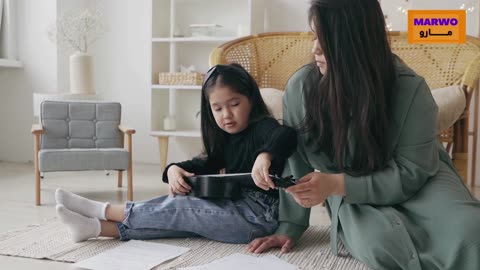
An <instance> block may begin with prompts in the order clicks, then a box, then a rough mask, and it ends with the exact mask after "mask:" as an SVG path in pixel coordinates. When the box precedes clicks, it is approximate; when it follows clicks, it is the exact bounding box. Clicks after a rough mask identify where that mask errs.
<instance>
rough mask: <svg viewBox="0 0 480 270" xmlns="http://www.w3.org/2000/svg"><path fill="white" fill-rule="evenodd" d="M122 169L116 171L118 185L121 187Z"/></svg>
mask: <svg viewBox="0 0 480 270" xmlns="http://www.w3.org/2000/svg"><path fill="white" fill-rule="evenodd" d="M122 178H123V171H118V185H117V186H118V187H122Z"/></svg>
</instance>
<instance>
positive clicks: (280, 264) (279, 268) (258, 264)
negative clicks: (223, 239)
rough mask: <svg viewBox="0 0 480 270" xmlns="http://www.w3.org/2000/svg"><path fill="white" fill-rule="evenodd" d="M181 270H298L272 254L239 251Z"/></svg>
mask: <svg viewBox="0 0 480 270" xmlns="http://www.w3.org/2000/svg"><path fill="white" fill-rule="evenodd" d="M180 269H181V270H224V269H228V270H244V269H248V270H265V269H275V270H298V269H299V268H298V267H297V266H295V265H293V264H289V263H287V262H285V261H283V260H281V259H279V258H278V257H276V256H274V255H268V256H263V257H255V256H250V255H245V254H240V253H235V254H232V255H230V256H227V257H223V258H221V259H218V260H215V261H213V262H211V263H208V264H204V265H199V266H192V267H186V268H180Z"/></svg>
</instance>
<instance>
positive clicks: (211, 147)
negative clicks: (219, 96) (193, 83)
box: [200, 64, 271, 168]
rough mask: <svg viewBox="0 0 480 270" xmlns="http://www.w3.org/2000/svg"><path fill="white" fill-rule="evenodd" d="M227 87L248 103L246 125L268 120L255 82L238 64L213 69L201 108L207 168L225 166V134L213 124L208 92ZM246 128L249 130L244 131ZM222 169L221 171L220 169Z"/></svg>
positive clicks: (266, 109) (203, 88)
mask: <svg viewBox="0 0 480 270" xmlns="http://www.w3.org/2000/svg"><path fill="white" fill-rule="evenodd" d="M217 85H221V86H228V87H230V89H232V90H233V91H235V92H237V93H239V94H241V95H244V96H246V97H247V98H248V100H249V102H250V103H251V105H252V106H251V108H252V110H251V111H250V114H249V123H248V124H249V125H250V124H252V123H254V122H257V121H259V120H261V119H264V118H265V117H271V115H270V112H269V111H268V108H267V105H266V104H265V102H264V101H263V99H262V96H261V94H260V89H259V88H258V85H257V83H256V82H255V79H254V78H253V77H252V76H251V75H250V74H249V73H248V72H247V70H245V69H244V68H243V67H242V66H241V65H239V64H230V65H216V66H214V67H212V69H210V71H209V72H208V73H207V75H206V77H205V81H204V83H203V85H202V97H201V104H200V113H201V120H200V122H201V124H200V125H201V129H202V140H203V146H204V148H205V152H204V154H205V155H206V159H207V162H211V163H209V164H210V165H212V166H214V167H217V166H225V164H224V156H223V153H224V152H223V151H224V147H225V136H226V132H225V131H223V130H222V129H221V128H220V127H219V126H218V125H217V123H216V122H215V118H214V116H213V113H212V109H211V107H210V102H209V97H208V96H209V94H210V91H211V90H213V89H214V87H215V86H217ZM247 128H248V127H247ZM219 168H222V167H219Z"/></svg>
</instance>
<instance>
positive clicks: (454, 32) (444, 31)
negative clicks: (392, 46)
mask: <svg viewBox="0 0 480 270" xmlns="http://www.w3.org/2000/svg"><path fill="white" fill-rule="evenodd" d="M465 19H466V15H465V10H409V11H408V42H409V43H423V44H429V43H465V40H466V24H465Z"/></svg>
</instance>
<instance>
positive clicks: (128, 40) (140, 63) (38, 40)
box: [0, 0, 480, 166]
mask: <svg viewBox="0 0 480 270" xmlns="http://www.w3.org/2000/svg"><path fill="white" fill-rule="evenodd" d="M265 1H266V8H267V14H266V20H265V30H266V31H308V30H309V27H308V24H307V21H306V20H307V19H306V11H307V8H308V1H307V0H265ZM96 2H97V1H94V0H43V1H36V0H18V11H19V18H21V19H20V20H19V22H18V25H19V56H20V59H21V60H22V61H23V62H24V68H23V69H19V70H14V69H4V68H3V69H0V125H1V126H2V127H7V129H3V131H2V132H0V160H10V161H21V162H23V161H28V160H31V159H32V145H33V140H32V138H31V135H30V133H29V129H30V125H31V123H32V122H33V120H34V118H33V117H32V93H33V92H34V91H35V92H61V91H67V90H68V80H69V78H68V76H69V75H68V55H65V54H64V53H63V52H62V51H60V50H57V48H56V46H55V45H53V44H51V43H50V42H49V41H48V40H47V35H46V29H47V26H48V24H50V23H51V22H53V21H55V18H56V16H58V15H60V14H62V13H63V12H64V11H66V10H69V9H71V8H75V7H81V6H92V5H94V4H96ZM402 2H403V0H388V1H387V0H384V1H382V5H383V6H384V9H385V10H386V13H388V14H389V15H390V19H391V20H392V23H393V27H394V30H404V29H405V28H403V27H402V25H404V24H402V20H403V19H402V18H401V17H400V16H398V13H397V14H396V12H395V11H394V10H395V9H396V8H397V7H398V5H400V4H401V3H402ZM452 2H453V4H452ZM459 2H461V1H450V0H422V1H420V0H410V1H409V3H412V4H413V5H414V7H415V8H426V9H431V8H458V7H457V4H455V3H459ZM477 3H478V1H477ZM458 5H459V4H458ZM101 6H103V8H104V15H105V19H106V20H107V23H108V25H109V28H110V30H109V32H108V33H106V35H105V36H103V37H102V38H101V39H100V40H98V42H97V43H96V44H95V45H94V46H93V47H92V51H91V52H92V54H93V55H94V70H95V74H94V76H95V87H96V90H97V92H98V93H100V94H101V95H102V96H103V97H104V98H105V99H107V100H115V101H119V102H121V103H122V105H123V114H122V116H123V123H126V124H128V125H129V126H132V127H134V128H135V129H136V130H137V134H135V135H134V160H135V161H137V162H147V163H158V162H159V148H158V144H157V141H156V140H155V139H154V138H153V137H150V136H149V135H148V132H149V129H150V120H149V119H150V104H149V91H150V89H149V87H150V86H149V84H150V74H149V69H150V68H149V67H150V58H151V52H150V36H151V33H150V31H151V29H150V28H151V23H150V18H151V5H150V0H141V1H138V0H136V1H135V0H104V1H102V3H101ZM476 8H477V9H476V13H475V14H469V15H468V17H467V20H468V22H467V28H468V29H467V32H468V33H469V34H471V35H475V34H476V33H478V16H479V15H478V10H479V8H478V6H477V7H476ZM27 26H28V27H27ZM11 115H16V117H15V118H12V117H11ZM5 130H8V131H5ZM199 150H200V144H199V143H198V139H197V140H195V139H188V140H187V139H178V140H172V143H171V145H170V151H169V153H170V154H169V157H170V161H173V160H180V159H184V158H188V157H189V156H191V155H192V154H193V153H195V152H198V151H199ZM478 164H480V160H479V161H478ZM478 164H477V166H478Z"/></svg>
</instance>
